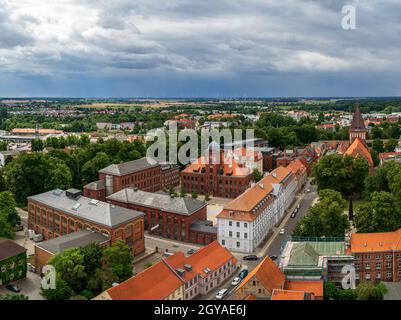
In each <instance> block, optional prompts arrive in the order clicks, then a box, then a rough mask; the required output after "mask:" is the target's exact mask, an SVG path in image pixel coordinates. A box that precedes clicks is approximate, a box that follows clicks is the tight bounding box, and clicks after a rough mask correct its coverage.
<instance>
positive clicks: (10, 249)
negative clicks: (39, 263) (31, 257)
mask: <svg viewBox="0 0 401 320" xmlns="http://www.w3.org/2000/svg"><path fill="white" fill-rule="evenodd" d="M24 252H26V249H25V248H24V247H22V246H20V245H19V244H17V243H15V242H14V241H12V240H9V239H0V261H1V260H5V259H8V258H11V257H15V256H16V255H19V254H21V253H24Z"/></svg>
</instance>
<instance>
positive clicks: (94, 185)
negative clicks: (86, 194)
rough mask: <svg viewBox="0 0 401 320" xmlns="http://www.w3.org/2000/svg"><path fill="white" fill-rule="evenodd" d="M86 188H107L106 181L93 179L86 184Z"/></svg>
mask: <svg viewBox="0 0 401 320" xmlns="http://www.w3.org/2000/svg"><path fill="white" fill-rule="evenodd" d="M84 188H86V189H90V190H102V189H104V188H105V182H104V180H98V181H93V182H91V183H88V184H87V185H86V186H84Z"/></svg>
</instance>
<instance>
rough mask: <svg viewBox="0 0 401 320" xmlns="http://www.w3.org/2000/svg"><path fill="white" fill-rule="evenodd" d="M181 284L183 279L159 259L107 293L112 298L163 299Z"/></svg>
mask: <svg viewBox="0 0 401 320" xmlns="http://www.w3.org/2000/svg"><path fill="white" fill-rule="evenodd" d="M182 285H183V281H181V280H180V279H179V278H178V277H177V276H176V275H175V274H174V273H173V272H171V270H170V268H169V267H168V266H167V265H166V264H165V263H164V262H163V261H160V262H158V263H156V264H155V265H153V266H151V267H150V268H148V269H146V270H144V271H142V272H141V273H139V274H137V275H136V276H133V277H132V278H130V279H128V280H126V281H124V282H122V283H121V284H119V285H117V286H115V287H112V288H110V289H108V290H107V293H108V295H109V297H110V298H111V299H112V300H164V299H166V298H167V297H168V296H169V295H171V294H172V293H173V292H174V291H176V290H177V289H179V288H180V287H181V286H182Z"/></svg>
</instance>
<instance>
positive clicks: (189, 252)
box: [187, 249, 196, 255]
mask: <svg viewBox="0 0 401 320" xmlns="http://www.w3.org/2000/svg"><path fill="white" fill-rule="evenodd" d="M195 252H196V250H195V249H189V250H188V251H187V254H189V255H191V254H194V253H195Z"/></svg>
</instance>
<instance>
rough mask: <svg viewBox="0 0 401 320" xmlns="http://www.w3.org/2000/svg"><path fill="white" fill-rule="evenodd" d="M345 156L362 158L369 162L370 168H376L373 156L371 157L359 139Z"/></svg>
mask: <svg viewBox="0 0 401 320" xmlns="http://www.w3.org/2000/svg"><path fill="white" fill-rule="evenodd" d="M344 155H348V156H351V157H358V156H362V157H364V158H365V159H366V160H368V164H369V166H370V167H373V166H374V164H373V160H372V156H371V154H370V152H369V150H368V148H367V147H366V146H365V144H364V143H363V142H362V140H361V139H359V138H356V139H355V140H354V141H353V142H352V143H351V145H350V146H349V147H348V149H347V150H346V151H345V153H344Z"/></svg>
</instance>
